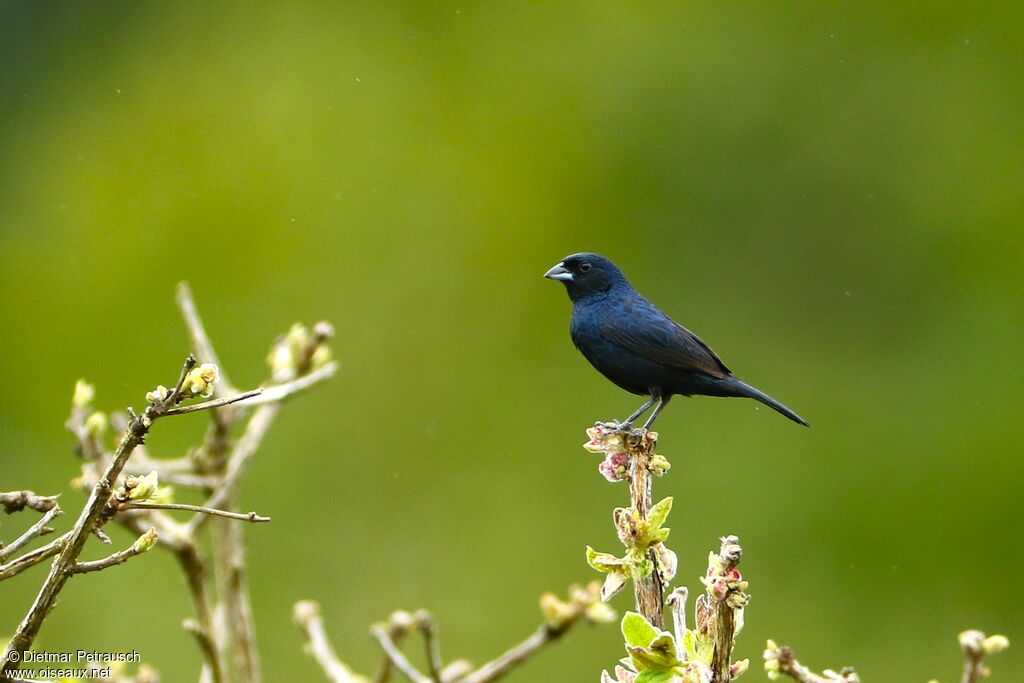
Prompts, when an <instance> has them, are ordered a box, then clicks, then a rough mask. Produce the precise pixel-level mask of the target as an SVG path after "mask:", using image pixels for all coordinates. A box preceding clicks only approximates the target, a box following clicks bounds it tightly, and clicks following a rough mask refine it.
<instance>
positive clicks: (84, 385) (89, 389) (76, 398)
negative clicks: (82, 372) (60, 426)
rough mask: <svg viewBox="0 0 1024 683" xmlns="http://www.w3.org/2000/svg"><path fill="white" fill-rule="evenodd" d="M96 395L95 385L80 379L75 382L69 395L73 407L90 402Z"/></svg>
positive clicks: (80, 406)
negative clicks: (73, 389) (73, 390)
mask: <svg viewBox="0 0 1024 683" xmlns="http://www.w3.org/2000/svg"><path fill="white" fill-rule="evenodd" d="M95 397H96V387H94V386H93V385H91V384H89V383H88V382H86V381H85V380H84V379H80V380H78V381H77V382H75V392H74V393H73V394H72V395H71V405H72V406H73V407H75V408H84V407H85V406H87V405H89V404H90V403H92V400H93V398H95Z"/></svg>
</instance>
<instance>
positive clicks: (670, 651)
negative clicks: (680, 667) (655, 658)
mask: <svg viewBox="0 0 1024 683" xmlns="http://www.w3.org/2000/svg"><path fill="white" fill-rule="evenodd" d="M647 649H648V650H650V651H651V652H653V653H654V654H657V655H659V656H661V657H664V658H665V659H666V660H668V661H670V662H672V664H673V666H674V665H675V664H676V663H677V662H678V661H679V655H678V653H677V652H676V639H675V638H673V637H672V635H671V634H670V633H668V632H666V631H662V632H661V633H660V634H659V635H658V637H657V638H655V639H654V640H652V641H651V644H650V645H648V646H647Z"/></svg>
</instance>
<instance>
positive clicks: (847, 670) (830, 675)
mask: <svg viewBox="0 0 1024 683" xmlns="http://www.w3.org/2000/svg"><path fill="white" fill-rule="evenodd" d="M764 662H765V663H764V668H765V671H767V672H768V673H769V674H772V673H778V674H782V675H783V676H789V677H790V678H792V679H793V680H794V681H798V682H799V683H860V677H858V676H857V672H856V671H854V670H853V667H850V666H847V667H844V668H843V669H842V670H840V671H839V672H838V673H836V672H835V671H831V670H825V671H824V672H823V673H821V674H816V673H814V672H813V671H811V670H810V669H808V668H807V667H806V666H804V665H803V664H801V663H800V662H798V661H797V659H796V657H795V656H793V650H792V649H790V648H789V647H787V646H785V645H783V646H781V647H780V646H778V645H776V644H775V641H773V640H769V641H768V647H767V648H766V649H765V651H764Z"/></svg>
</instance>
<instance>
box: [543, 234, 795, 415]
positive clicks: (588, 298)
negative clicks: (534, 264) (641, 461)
mask: <svg viewBox="0 0 1024 683" xmlns="http://www.w3.org/2000/svg"><path fill="white" fill-rule="evenodd" d="M544 277H546V278H550V279H552V280H560V281H561V282H562V284H564V285H565V288H566V290H568V292H569V298H570V299H571V300H572V304H573V306H572V324H571V325H570V327H569V332H570V333H571V335H572V341H573V344H575V345H576V348H578V349H579V350H580V352H581V353H582V354H583V355H584V356H586V358H587V360H589V361H590V364H591V365H593V366H594V367H595V368H597V369H598V371H599V372H600V373H601V374H602V375H604V376H605V377H607V378H608V379H610V380H611V381H612V382H614V383H615V384H617V385H618V386H620V387H622V388H623V389H625V390H626V391H629V392H631V393H634V394H640V395H646V396H649V397H650V399H649V400H648V401H647V402H646V403H644V404H643V405H642V406H640V408H639V409H638V410H637V411H636V412H635V413H633V414H632V415H630V416H629V417H627V418H626V420H625V421H624V422H622V423H620V425H621V426H622V427H626V428H628V427H629V426H631V424H632V422H633V420H635V419H637V418H638V417H640V416H641V415H643V414H644V412H646V411H647V409H648V408H650V407H651V406H652V405H654V404H655V403H657V406H656V407H655V408H654V412H653V413H651V417H650V418H649V419H648V420H647V423H646V424H644V429H648V428H650V426H651V425H652V424H654V420H655V419H656V418H657V417H658V414H659V413H661V411H662V410H663V409H664V408H665V406H666V405H668V402H669V400H670V399H671V398H672V397H673V396H674V395H676V394H679V395H681V396H695V395H699V396H736V397H743V398H752V399H754V400H756V401H760V402H761V403H764V404H765V405H766V406H769V407H770V408H773V409H775V410H777V411H779V412H780V413H782V414H783V415H785V416H786V417H788V418H789V419H790V420H792V421H793V422H796V423H798V424H802V425H804V426H805V427H807V426H810V425H808V424H807V422H805V421H804V419H803V418H802V417H800V416H799V415H797V414H796V413H794V412H793V411H792V410H790V409H789V408H787V407H786V406H784V405H782V404H781V403H779V402H778V401H776V400H775V399H774V398H772V397H771V396H769V395H768V394H765V393H763V392H761V391H758V390H757V389H755V388H754V387H752V386H750V385H749V384H745V383H743V382H741V381H740V380H738V379H737V378H736V377H734V376H733V374H732V372H731V371H730V370H729V368H727V367H725V364H724V363H722V361H721V360H720V359H719V358H718V356H716V355H715V352H714V351H712V350H711V349H710V348H709V347H708V345H707V344H705V343H704V342H703V341H701V340H700V339H699V338H698V337H697V335H695V334H694V333H693V332H690V331H689V330H688V329H686V328H685V327H683V326H682V325H680V324H679V323H677V322H675V321H674V320H672V319H671V318H669V317H668V316H667V315H665V314H664V313H662V312H661V311H659V310H658V309H657V308H655V307H654V304H652V303H651V302H650V301H648V300H647V299H645V298H644V297H643V296H641V295H640V293H639V292H637V291H636V290H635V289H633V287H632V285H630V284H629V282H627V281H626V277H625V276H624V275H623V274H622V272H621V271H620V270H619V269H618V268H616V267H615V264H614V263H612V262H611V261H609V260H608V259H606V258H605V257H603V256H599V255H598V254H589V253H583V254H573V255H572V256H566V257H565V258H564V259H562V261H561V262H559V263H558V264H557V265H556V266H555V267H553V268H552V269H551V270H549V271H548V272H546V273H544Z"/></svg>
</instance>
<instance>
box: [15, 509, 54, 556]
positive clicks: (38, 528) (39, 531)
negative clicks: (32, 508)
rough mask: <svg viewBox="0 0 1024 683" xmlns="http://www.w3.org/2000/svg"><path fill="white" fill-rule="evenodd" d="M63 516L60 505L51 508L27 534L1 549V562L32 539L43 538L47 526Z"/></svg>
mask: <svg viewBox="0 0 1024 683" xmlns="http://www.w3.org/2000/svg"><path fill="white" fill-rule="evenodd" d="M62 514H64V512H63V511H62V510H61V509H60V506H59V505H54V506H53V507H52V508H50V509H49V510H48V511H47V512H46V514H44V515H43V516H42V517H40V518H39V521H38V522H36V523H35V524H33V525H32V526H30V527H29V528H28V530H27V531H26V532H25V533H23V534H22V535H21V536H19V537H18V538H16V539H14V540H13V541H11V542H10V543H9V544H7V545H5V546H4V547H2V548H0V562H3V561H5V560H6V559H7V558H8V557H10V556H11V555H13V554H14V553H15V552H17V551H18V549H19V548H21V547H22V546H24V545H25V544H26V543H28V542H29V541H31V540H32V539H34V538H36V537H37V536H42V535H43V533H44V529H45V528H46V525H47V524H49V523H50V522H52V521H53V518H54V517H56V516H57V515H62Z"/></svg>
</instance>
